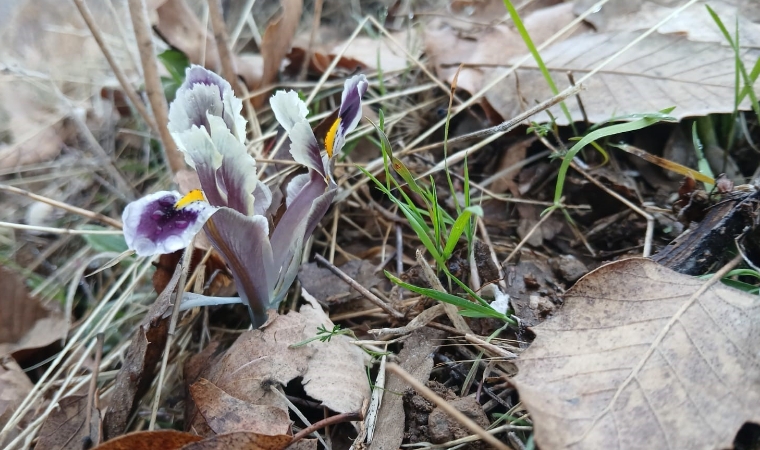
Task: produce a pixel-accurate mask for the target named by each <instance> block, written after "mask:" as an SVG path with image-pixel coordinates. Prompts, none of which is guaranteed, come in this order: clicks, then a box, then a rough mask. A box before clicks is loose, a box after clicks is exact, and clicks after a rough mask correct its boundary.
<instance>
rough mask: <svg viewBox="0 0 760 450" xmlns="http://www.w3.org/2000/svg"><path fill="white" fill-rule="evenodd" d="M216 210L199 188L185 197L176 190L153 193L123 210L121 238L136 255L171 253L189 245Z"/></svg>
mask: <svg viewBox="0 0 760 450" xmlns="http://www.w3.org/2000/svg"><path fill="white" fill-rule="evenodd" d="M216 210H217V208H215V207H213V206H211V205H209V204H208V203H206V202H205V200H203V194H202V193H201V191H192V192H190V193H189V194H188V195H186V196H184V197H183V196H182V195H180V193H179V192H176V191H161V192H156V193H154V194H151V195H148V196H146V197H143V198H141V199H139V200H136V201H134V202H132V203H130V204H129V205H127V207H126V208H125V209H124V213H123V214H122V222H123V223H124V239H125V240H126V241H127V246H128V247H129V248H130V249H131V250H134V251H135V252H136V253H137V254H138V255H139V256H153V255H161V254H166V253H172V252H175V251H177V250H180V249H183V248H185V247H187V246H188V245H190V241H192V239H193V236H195V235H196V234H197V233H198V232H199V231H200V230H201V228H202V227H203V225H204V224H205V223H206V221H207V220H208V219H209V217H211V215H212V214H214V213H215V212H216Z"/></svg>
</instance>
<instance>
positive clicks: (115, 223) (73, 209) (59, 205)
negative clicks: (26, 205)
mask: <svg viewBox="0 0 760 450" xmlns="http://www.w3.org/2000/svg"><path fill="white" fill-rule="evenodd" d="M0 191H5V192H11V193H13V194H18V195H23V196H24V197H28V198H31V199H32V200H37V201H38V202H42V203H46V204H48V205H50V206H55V207H56V208H61V209H63V210H65V211H68V212H71V213H74V214H79V215H80V216H82V217H87V218H88V219H92V220H97V221H100V222H103V223H105V224H108V225H110V226H112V227H114V228H117V229H119V230H121V227H122V224H121V222H119V221H118V220H116V219H112V218H110V217H107V216H104V215H103V214H99V213H95V212H92V211H90V210H87V209H83V208H79V207H76V206H72V205H69V204H68V203H63V202H59V201H58V200H53V199H52V198H48V197H43V196H42V195H38V194H34V193H32V192H29V191H25V190H23V189H19V188H17V187H15V186H8V185H6V184H0Z"/></svg>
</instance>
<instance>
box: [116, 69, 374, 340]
mask: <svg viewBox="0 0 760 450" xmlns="http://www.w3.org/2000/svg"><path fill="white" fill-rule="evenodd" d="M367 86H368V83H367V79H366V78H365V77H364V75H357V76H354V77H352V78H350V79H348V80H346V82H345V86H344V90H343V94H342V98H341V105H340V109H339V110H338V113H337V115H336V116H333V117H334V119H333V122H332V123H331V124H328V125H329V129H328V131H327V133H326V135H325V136H324V140H323V141H322V142H321V141H319V140H317V138H316V136H315V135H314V132H313V130H312V128H311V126H310V125H309V122H308V120H307V119H306V116H307V114H308V110H307V108H306V104H305V103H304V102H303V101H302V100H301V99H300V98H299V97H298V94H297V93H296V92H294V91H289V92H285V91H279V92H277V93H276V94H275V95H274V96H273V97H272V98H271V100H270V105H271V107H272V111H273V112H274V115H275V118H276V119H277V121H278V122H279V123H280V125H281V126H282V127H283V128H284V129H285V131H286V132H287V133H288V135H289V137H290V154H291V155H292V156H293V159H294V160H295V161H296V162H297V163H299V164H301V165H303V166H304V167H305V168H307V172H306V173H303V174H300V175H297V176H296V177H294V178H293V179H292V180H291V181H290V182H289V183H288V185H287V186H286V195H285V211H284V213H283V214H282V216H281V217H280V219H279V221H278V222H277V224H276V226H274V225H273V222H272V218H271V217H270V216H269V214H268V211H272V210H277V209H278V208H277V207H273V206H279V205H272V192H271V190H270V189H269V187H268V186H267V185H266V184H264V183H263V182H261V180H259V178H258V174H257V172H256V161H255V160H254V158H253V157H252V156H251V155H249V154H248V153H247V151H246V146H245V127H246V120H245V119H244V118H243V116H242V115H241V110H242V101H241V100H240V99H238V98H236V97H235V95H234V93H233V92H232V88H231V87H230V84H229V83H228V82H227V81H225V80H224V79H223V78H221V77H220V76H218V75H216V74H214V73H213V72H210V71H208V70H206V69H205V68H203V67H200V66H192V67H190V68H188V69H187V72H186V78H185V81H184V83H183V84H182V86H181V87H180V88H179V89H178V90H177V95H176V99H175V100H174V102H172V104H171V106H170V109H169V131H171V134H172V137H173V138H174V140H175V141H176V143H177V146H178V148H179V149H180V150H181V151H182V152H183V153H184V155H185V160H186V161H187V163H188V165H190V166H191V167H193V168H194V169H195V171H196V172H197V174H198V179H199V180H200V185H201V188H202V189H201V190H195V191H191V192H190V193H188V194H186V195H184V196H183V195H181V194H180V193H179V192H176V191H163V192H156V193H153V194H150V195H148V196H146V197H143V198H141V199H139V200H137V201H135V202H132V203H130V204H129V205H127V207H126V208H125V210H124V213H123V216H122V220H123V222H124V237H125V239H126V242H127V245H128V246H129V248H130V249H132V250H134V251H135V252H136V253H137V254H138V255H140V256H152V255H157V254H163V253H171V252H174V251H177V250H180V249H182V248H185V247H187V246H188V245H189V244H190V242H191V240H192V238H193V236H195V234H197V233H198V232H200V230H201V229H203V230H204V231H205V232H206V235H207V236H208V238H209V240H210V242H211V244H212V245H213V247H214V248H215V249H216V250H217V251H218V252H219V253H220V254H221V255H222V257H223V258H224V260H225V262H226V263H227V265H228V266H229V268H230V271H231V272H232V274H233V276H234V279H235V285H236V288H237V291H238V295H240V300H241V301H242V303H244V304H246V305H247V306H248V308H249V312H250V314H251V320H252V322H253V324H254V326H259V325H261V324H262V323H263V322H264V321H265V320H266V310H267V309H270V308H277V306H278V305H279V303H280V302H281V301H282V299H283V298H284V297H285V295H286V294H287V291H288V288H289V287H290V285H291V284H292V283H293V281H294V279H295V277H296V274H297V273H298V266H299V265H300V261H301V256H302V252H303V247H304V243H305V242H306V241H307V240H308V238H309V237H310V236H311V234H312V233H313V231H314V229H315V228H316V226H317V224H318V223H319V221H320V220H321V219H322V217H323V216H324V215H325V213H326V212H327V209H328V208H329V206H330V204H331V203H332V201H333V199H334V197H335V194H336V192H337V185H336V184H335V182H334V181H333V178H332V168H333V165H334V160H335V158H336V156H338V155H339V154H340V152H341V149H342V148H343V145H344V143H345V141H346V135H347V134H348V133H349V132H351V131H352V130H353V129H354V128H356V125H357V124H358V122H359V119H360V118H361V98H362V96H363V95H364V93H365V92H366V90H367Z"/></svg>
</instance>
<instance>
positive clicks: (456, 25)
mask: <svg viewBox="0 0 760 450" xmlns="http://www.w3.org/2000/svg"><path fill="white" fill-rule="evenodd" d="M501 8H502V11H503V13H504V14H506V10H505V9H504V5H503V4H502V5H501ZM492 18H493V17H492ZM574 18H575V17H574V15H573V12H572V3H563V4H560V5H556V6H550V7H548V8H544V9H540V10H538V11H534V12H532V13H530V14H528V15H526V16H525V17H524V23H525V26H526V28H527V29H528V32H529V33H530V35H531V37H532V38H533V42H535V43H537V44H539V43H541V42H543V41H544V40H545V39H546V38H548V37H549V36H551V35H552V34H554V33H555V32H556V31H558V30H559V29H561V28H562V27H563V26H565V25H566V24H568V23H569V22H571V21H572V20H573V19H574ZM469 20H470V19H469V18H468V17H463V18H461V19H460V20H454V19H452V18H446V19H437V20H433V21H431V23H430V24H428V25H426V26H425V30H424V33H425V52H426V53H427V54H428V55H429V56H430V58H431V59H432V61H433V63H434V64H435V68H436V72H437V74H438V76H439V77H440V78H442V79H445V80H446V81H448V82H449V83H451V82H452V80H453V78H454V74H455V73H456V71H457V69H458V68H459V65H460V64H462V63H464V64H467V65H468V66H469V67H466V68H463V69H462V70H461V71H460V73H459V77H458V79H457V88H458V89H462V90H465V91H467V92H470V93H475V92H477V91H479V90H480V89H481V88H482V87H483V86H484V85H485V82H486V81H487V80H488V78H489V74H492V73H494V72H495V70H496V67H509V61H510V59H512V58H513V57H515V56H518V55H523V54H525V53H527V51H528V49H527V47H526V46H525V42H524V41H523V40H522V38H521V37H520V34H519V33H518V32H517V31H515V30H514V28H512V27H509V26H507V25H478V24H475V23H471V22H470V21H469ZM581 29H583V27H581ZM544 84H545V83H544ZM497 111H498V109H497ZM503 117H512V116H503Z"/></svg>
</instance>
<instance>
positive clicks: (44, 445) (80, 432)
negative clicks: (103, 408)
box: [34, 394, 100, 450]
mask: <svg viewBox="0 0 760 450" xmlns="http://www.w3.org/2000/svg"><path fill="white" fill-rule="evenodd" d="M87 406H88V405H87V395H86V394H84V395H71V396H68V397H64V398H62V399H61V400H60V401H59V402H58V407H57V408H56V409H55V410H53V412H52V413H51V414H50V415H49V416H48V417H47V419H45V423H43V424H42V429H40V433H39V439H38V440H37V445H36V446H35V447H34V448H35V449H36V450H52V449H55V450H63V449H71V450H81V449H82V448H83V443H84V442H85V440H86V439H87V438H92V440H93V441H95V443H97V441H98V440H99V437H100V410H98V409H97V408H95V407H94V406H93V408H92V419H91V422H90V428H89V429H88V428H87V424H86V423H85V421H86V420H87ZM90 442H92V441H90Z"/></svg>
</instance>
